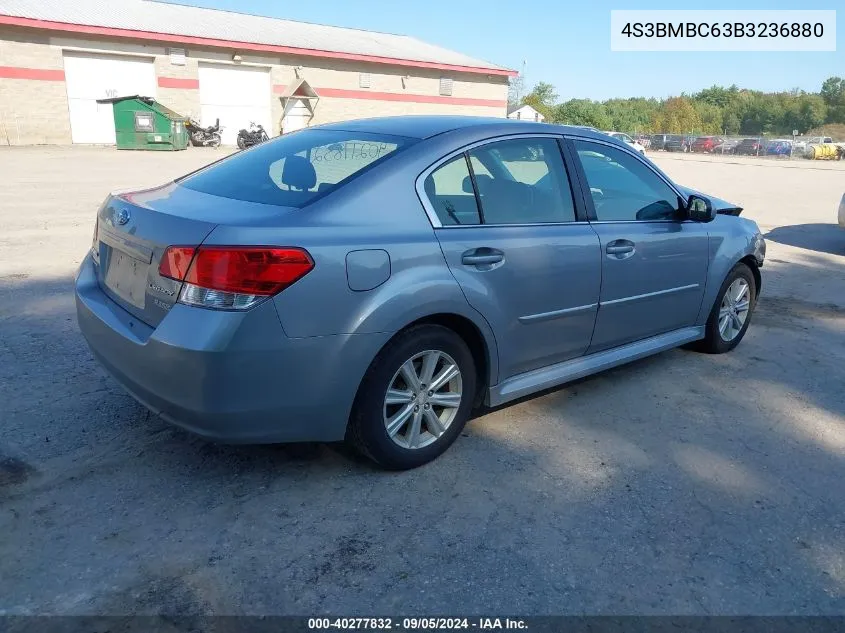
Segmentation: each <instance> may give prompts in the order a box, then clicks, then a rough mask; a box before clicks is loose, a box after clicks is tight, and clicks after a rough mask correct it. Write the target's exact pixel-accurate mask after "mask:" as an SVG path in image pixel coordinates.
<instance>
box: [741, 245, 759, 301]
mask: <svg viewBox="0 0 845 633" xmlns="http://www.w3.org/2000/svg"><path fill="white" fill-rule="evenodd" d="M737 263H738V264H745V265H746V266H748V267H749V268H750V269H751V274H752V275H754V296H755V297H759V296H760V290H761V288H762V287H763V276H762V275H761V274H760V265H759V264H758V263H757V260H756V259H754V256H753V255H746V256H745V257H743V258H742V259H740V260H739V261H738V262H737Z"/></svg>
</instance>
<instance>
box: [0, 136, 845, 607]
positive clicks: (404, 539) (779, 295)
mask: <svg viewBox="0 0 845 633" xmlns="http://www.w3.org/2000/svg"><path fill="white" fill-rule="evenodd" d="M213 156H216V154H215V153H214V152H213V151H211V150H190V151H188V152H183V153H178V154H152V153H137V154H135V153H125V152H124V153H121V152H117V151H114V150H106V149H79V148H77V149H62V148H59V149H15V150H4V151H0V174H2V179H0V432H1V433H0V535H2V536H1V537H0V612H6V613H149V612H165V613H181V614H198V613H266V614H271V613H272V614H302V615H304V614H314V613H324V612H331V613H342V614H359V615H372V614H374V613H382V614H386V613H396V612H401V613H403V614H408V615H412V614H421V613H422V614H436V613H446V612H453V613H454V612H461V613H477V614H489V613H490V612H502V611H506V612H508V613H519V614H560V613H614V614H618V613H644V614H652V613H673V614H687V613H695V614H702V613H708V614H717V613H731V614H737V613H742V614H761V613H766V614H783V613H800V614H804V613H808V614H809V613H825V614H842V613H845V495H843V485H842V472H843V466H845V390H843V376H845V371H844V370H843V367H845V231H842V230H840V229H839V228H838V227H836V226H834V225H833V224H832V222H833V221H835V219H834V218H835V211H836V207H837V204H838V202H839V199H840V197H841V196H842V194H843V192H845V170H843V168H845V164H838V165H827V164H823V165H815V164H812V163H808V162H807V163H805V162H799V161H792V162H788V163H787V162H784V163H778V162H776V161H766V162H762V161H761V162H754V161H752V160H735V161H730V160H718V161H713V160H711V159H708V158H707V157H703V158H702V157H692V158H691V157H687V156H663V155H658V156H657V158H656V160H657V161H658V162H659V163H660V164H661V165H662V166H663V167H664V168H665V169H666V170H667V171H668V173H669V174H671V175H672V176H673V177H675V178H676V179H678V180H679V181H680V182H682V183H684V184H687V185H690V186H693V187H697V188H700V189H702V190H704V191H710V192H713V193H714V194H716V195H719V196H721V197H724V198H727V199H732V200H735V201H737V202H739V203H742V204H744V205H745V206H746V207H747V209H748V211H747V215H748V216H750V217H753V218H755V219H756V220H757V221H758V222H760V224H761V226H762V227H763V229H764V231H765V232H768V234H769V260H768V263H767V265H766V267H765V271H764V277H765V280H764V298H763V300H762V302H761V304H760V305H759V311H758V312H757V314H756V315H755V322H754V323H753V325H752V327H751V330H750V332H749V335H748V336H747V337H746V339H745V341H744V342H743V343H742V345H741V346H740V347H739V348H738V349H737V350H736V351H735V352H734V353H732V354H729V355H725V356H718V357H714V356H704V355H699V354H695V353H692V352H688V351H682V350H678V351H672V352H668V353H665V354H662V355H660V356H657V357H654V358H651V359H648V360H645V361H642V362H638V363H635V364H633V365H630V366H627V367H624V368H620V369H617V370H614V371H611V372H608V373H605V374H603V375H601V376H597V377H594V378H591V379H588V380H584V381H582V382H580V383H577V384H575V385H571V386H568V387H566V388H563V389H560V390H557V391H554V392H551V393H548V394H546V395H543V396H541V397H537V398H534V399H530V400H527V401H524V402H522V403H520V404H517V405H515V406H511V407H508V408H504V409H501V410H498V411H495V412H492V413H489V414H488V415H485V416H483V417H481V418H479V419H476V420H474V421H473V422H471V423H470V424H469V425H468V427H467V430H466V432H465V436H464V437H462V438H461V439H460V440H459V441H458V443H457V444H456V445H455V446H454V447H453V448H452V449H451V450H450V451H448V452H447V453H446V455H444V456H443V457H442V458H441V459H439V460H437V462H436V463H434V464H431V465H429V466H427V467H425V468H421V469H418V470H416V471H413V472H408V473H399V474H397V473H384V472H380V471H377V470H375V469H373V468H372V467H370V466H369V465H368V464H367V463H366V462H364V461H361V460H359V459H357V458H355V457H354V456H353V455H350V454H349V453H348V452H346V451H345V450H344V449H343V448H342V447H336V446H325V445H316V446H310V445H309V446H297V447H262V448H249V447H246V448H231V447H224V446H216V445H211V444H207V443H204V442H203V441H200V440H198V439H195V438H193V437H189V436H188V435H186V434H184V433H182V432H179V431H176V430H173V429H171V428H170V427H169V426H168V425H166V424H164V423H163V422H161V421H160V420H158V419H156V418H154V417H151V416H150V415H149V414H148V413H147V412H146V411H145V410H143V409H142V408H141V407H140V406H138V405H137V404H135V403H134V402H133V401H132V400H131V399H130V398H129V397H128V396H126V395H124V393H123V392H122V391H121V390H120V388H118V387H117V385H116V384H115V383H114V382H113V381H112V380H111V379H109V378H108V377H106V376H105V375H104V374H103V372H102V371H101V370H100V369H99V367H98V366H97V364H96V363H95V362H94V361H93V360H92V358H91V356H90V354H89V352H88V350H87V349H86V347H85V345H84V343H83V341H82V339H81V337H80V336H79V334H78V333H77V330H76V324H75V318H74V313H73V304H72V300H71V291H70V288H71V282H72V275H73V272H74V268H75V266H76V265H77V263H78V261H79V259H80V257H81V256H82V255H83V253H84V252H85V251H86V249H87V248H88V246H89V244H90V239H91V231H92V228H93V227H92V223H93V216H94V212H95V209H96V207H97V206H98V204H99V203H100V201H101V200H102V198H103V196H104V195H105V193H106V191H107V190H108V189H110V188H117V187H127V186H132V185H135V186H138V185H145V184H153V183H157V182H159V181H162V180H164V179H165V178H167V177H172V176H175V175H177V174H180V173H182V172H185V171H187V170H188V169H190V168H193V167H195V166H198V165H200V164H202V163H204V162H205V161H207V160H209V159H210V158H211V157H213Z"/></svg>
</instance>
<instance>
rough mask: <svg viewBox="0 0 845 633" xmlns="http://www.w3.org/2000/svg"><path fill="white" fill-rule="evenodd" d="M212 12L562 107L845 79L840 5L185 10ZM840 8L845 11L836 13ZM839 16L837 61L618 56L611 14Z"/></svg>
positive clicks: (429, 0)
mask: <svg viewBox="0 0 845 633" xmlns="http://www.w3.org/2000/svg"><path fill="white" fill-rule="evenodd" d="M179 3H180V4H191V5H194V6H202V7H208V8H215V9H226V10H230V11H239V12H241V13H253V14H258V15H268V16H272V17H279V18H286V19H291V20H300V21H304V22H314V23H317V24H330V25H333V26H345V27H352V28H360V29H369V30H374V31H384V32H388V33H398V34H402V35H411V36H413V37H416V38H418V39H421V40H424V41H427V42H430V43H432V44H437V45H439V46H443V47H445V48H450V49H452V50H456V51H459V52H461V53H464V54H466V55H470V56H472V57H476V58H479V59H483V60H486V61H490V62H493V63H495V64H498V65H502V66H506V67H508V68H513V69H515V70H521V69H522V68H523V61H524V62H525V69H526V73H525V81H526V84H527V85H529V86H530V85H533V84H535V83H536V82H538V81H545V82H548V83H551V84H553V85H554V86H555V88H556V89H557V92H558V94H559V97H560V100H561V101H563V100H567V99H572V98H586V99H596V100H604V99H608V98H612V97H639V96H645V97H658V98H659V97H667V96H670V95H676V94H679V93H681V92H688V93H689V92H696V91H698V90H700V89H702V88H706V87H708V86H712V85H714V84H719V85H724V86H730V85H731V84H736V85H738V86H740V87H741V88H750V89H756V90H765V91H780V90H791V89H793V88H800V89H803V90H807V91H813V92H817V91H818V90H819V88H820V87H821V84H822V82H823V81H824V80H825V79H826V78H828V77H830V76H833V75H837V76H843V77H845V3H843V2H842V0H827V1H818V0H801V1H798V2H796V1H795V0H793V1H792V2H788V1H786V0H744V1H742V0H740V1H738V0H733V1H725V0H703V1H698V2H684V3H679V2H678V1H677V0H670V1H666V0H659V1H654V0H639V1H638V2H636V3H633V2H630V0H582V1H580V2H572V1H571V0H522V1H520V0H510V1H509V2H504V1H503V0H487V1H481V0H424V1H422V2H408V1H406V2H395V1H394V2H391V1H389V0H355V1H352V0H312V1H310V2H309V1H307V0H306V1H305V2H299V3H295V2H280V1H279V0H179ZM837 5H839V6H838V7H837ZM679 8H685V9H836V8H838V9H839V11H838V14H837V29H836V30H837V46H836V47H837V51H836V52H825V53H819V52H801V53H771V52H763V53H759V52H758V53H753V52H742V53H701V52H696V53H692V52H691V53H677V52H674V53H663V52H659V53H643V52H611V50H610V11H611V9H679Z"/></svg>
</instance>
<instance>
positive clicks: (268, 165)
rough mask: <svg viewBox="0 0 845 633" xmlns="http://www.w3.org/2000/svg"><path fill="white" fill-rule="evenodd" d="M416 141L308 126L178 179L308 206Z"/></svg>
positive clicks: (224, 192) (229, 193) (220, 192)
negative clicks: (305, 128)
mask: <svg viewBox="0 0 845 633" xmlns="http://www.w3.org/2000/svg"><path fill="white" fill-rule="evenodd" d="M416 142H417V139H413V138H407V137H404V136H388V135H383V134H368V133H362V132H346V131H343V130H319V129H314V130H304V131H302V132H297V133H295V134H290V135H287V136H281V137H278V138H275V139H273V140H271V141H268V142H266V143H262V144H261V145H257V146H256V147H254V148H252V149H250V150H247V151H243V152H238V153H237V154H234V155H233V156H231V157H229V158H227V159H225V160H222V161H220V162H219V163H215V164H214V165H211V166H210V167H208V168H206V169H203V170H201V171H199V172H196V173H194V174H189V175H188V176H185V177H184V178H182V179H180V180H178V181H177V182H178V183H179V184H180V185H182V186H183V187H187V188H188V189H193V190H195V191H201V192H203V193H208V194H211V195H214V196H221V197H223V198H234V199H236V200H247V201H249V202H260V203H262V204H272V205H278V206H286V207H303V206H305V205H306V204H308V203H309V202H312V201H314V200H315V199H316V198H317V197H322V196H323V195H325V194H327V193H329V192H330V191H333V190H334V189H336V188H338V187H340V186H342V185H344V184H345V183H347V182H349V181H350V180H351V179H353V178H354V177H355V176H358V175H360V174H362V173H363V172H364V171H366V170H368V169H371V168H372V167H373V166H375V165H376V164H378V163H380V162H382V161H384V160H386V159H387V158H388V157H390V156H393V155H395V154H396V153H397V152H398V151H400V150H402V149H404V148H406V147H408V146H410V145H413V144H414V143H416Z"/></svg>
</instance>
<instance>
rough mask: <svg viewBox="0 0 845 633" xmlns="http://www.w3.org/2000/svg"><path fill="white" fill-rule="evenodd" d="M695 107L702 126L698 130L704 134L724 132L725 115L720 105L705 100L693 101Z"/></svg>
mask: <svg viewBox="0 0 845 633" xmlns="http://www.w3.org/2000/svg"><path fill="white" fill-rule="evenodd" d="M693 107H694V108H695V111H696V114H698V118H699V119H700V120H701V127H700V128H699V129H698V130H697V131H698V132H701V133H702V134H721V133H722V131H723V129H724V128H723V119H724V117H723V116H722V109H721V108H720V107H719V106H717V105H713V104H712V103H706V102H704V101H693Z"/></svg>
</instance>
